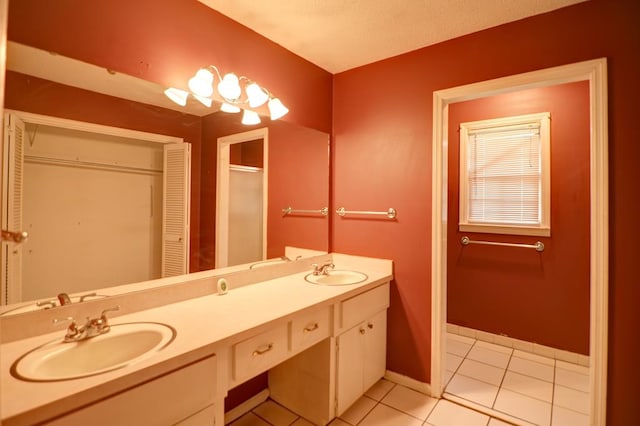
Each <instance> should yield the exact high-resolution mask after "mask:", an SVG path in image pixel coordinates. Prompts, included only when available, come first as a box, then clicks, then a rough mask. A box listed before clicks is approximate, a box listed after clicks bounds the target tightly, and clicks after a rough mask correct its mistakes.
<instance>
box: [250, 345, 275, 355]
mask: <svg viewBox="0 0 640 426" xmlns="http://www.w3.org/2000/svg"><path fill="white" fill-rule="evenodd" d="M272 349H273V343H269V345H268V346H267V347H266V348H264V349H256V350H255V351H253V356H258V355H264V354H266V353H267V352H269V351H270V350H272Z"/></svg>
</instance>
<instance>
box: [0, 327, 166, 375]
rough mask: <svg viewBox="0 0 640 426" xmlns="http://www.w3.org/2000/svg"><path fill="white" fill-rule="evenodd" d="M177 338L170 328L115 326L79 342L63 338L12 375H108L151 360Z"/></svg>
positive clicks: (24, 358)
mask: <svg viewBox="0 0 640 426" xmlns="http://www.w3.org/2000/svg"><path fill="white" fill-rule="evenodd" d="M175 335H176V331H175V330H174V329H173V328H172V327H170V326H168V325H165V324H160V323H153V322H140V323H126V324H118V325H112V326H111V330H110V331H109V332H107V333H105V334H102V335H99V336H96V337H92V338H90V339H86V340H82V341H79V342H71V343H64V342H63V341H62V336H60V338H59V339H56V340H55V341H52V342H49V343H46V344H44V345H42V346H39V347H37V348H35V349H33V350H31V351H30V352H27V353H26V354H25V355H23V356H22V357H21V358H19V359H18V360H17V361H16V362H15V363H14V364H13V366H12V367H11V374H13V375H14V376H15V377H17V378H19V379H23V380H28V381H37V382H49V381H58V380H69V379H77V378H80V377H87V376H93V375H96V374H101V373H106V372H108V371H112V370H116V369H118V368H122V367H125V366H127V365H130V364H132V363H133V362H139V361H141V360H143V359H146V358H148V357H150V356H152V355H153V354H155V353H156V352H157V351H159V350H161V349H163V348H165V347H166V346H167V345H168V344H169V343H171V342H172V341H173V339H174V338H175Z"/></svg>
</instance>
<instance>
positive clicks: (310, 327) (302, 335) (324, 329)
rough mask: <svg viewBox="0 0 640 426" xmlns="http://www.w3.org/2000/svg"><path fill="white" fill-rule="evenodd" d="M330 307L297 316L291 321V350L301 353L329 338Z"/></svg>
mask: <svg viewBox="0 0 640 426" xmlns="http://www.w3.org/2000/svg"><path fill="white" fill-rule="evenodd" d="M330 318H331V310H330V307H329V306H325V307H324V308H320V309H316V310H314V311H312V312H309V313H304V314H301V315H298V316H296V317H295V318H294V319H293V320H292V321H291V350H292V351H293V352H300V351H302V350H304V349H306V348H309V347H311V346H313V345H315V344H316V343H318V342H319V341H321V340H323V339H326V338H327V337H329V334H330V332H329V327H330Z"/></svg>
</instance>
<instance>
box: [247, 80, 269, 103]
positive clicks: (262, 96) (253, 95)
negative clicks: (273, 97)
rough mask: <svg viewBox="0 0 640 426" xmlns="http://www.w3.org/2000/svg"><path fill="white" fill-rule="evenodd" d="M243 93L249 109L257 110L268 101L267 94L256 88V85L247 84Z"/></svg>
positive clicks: (258, 87)
mask: <svg viewBox="0 0 640 426" xmlns="http://www.w3.org/2000/svg"><path fill="white" fill-rule="evenodd" d="M245 91H246V92H247V98H249V106H250V107H251V108H257V107H259V106H260V105H262V104H264V103H265V102H267V100H268V99H269V95H268V94H267V92H265V91H264V89H263V88H262V87H260V86H258V84H257V83H251V84H249V85H248V86H247V88H246V89H245Z"/></svg>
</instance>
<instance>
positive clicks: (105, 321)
mask: <svg viewBox="0 0 640 426" xmlns="http://www.w3.org/2000/svg"><path fill="white" fill-rule="evenodd" d="M119 310H120V305H116V306H114V307H113V308H108V309H105V310H104V311H102V313H101V314H100V319H101V320H102V321H104V324H105V325H106V324H107V312H115V311H119Z"/></svg>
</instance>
